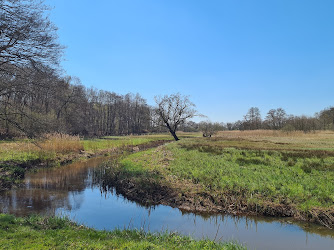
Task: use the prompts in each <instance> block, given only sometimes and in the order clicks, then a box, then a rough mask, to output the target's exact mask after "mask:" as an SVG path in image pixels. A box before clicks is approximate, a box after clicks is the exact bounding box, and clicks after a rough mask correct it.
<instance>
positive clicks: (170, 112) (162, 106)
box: [154, 93, 198, 141]
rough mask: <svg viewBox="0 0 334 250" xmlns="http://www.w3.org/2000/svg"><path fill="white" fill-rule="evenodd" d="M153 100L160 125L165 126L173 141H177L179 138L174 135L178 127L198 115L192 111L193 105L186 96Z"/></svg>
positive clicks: (166, 96)
mask: <svg viewBox="0 0 334 250" xmlns="http://www.w3.org/2000/svg"><path fill="white" fill-rule="evenodd" d="M154 99H155V102H156V104H157V107H156V108H155V114H156V115H157V117H158V118H159V123H160V125H163V126H165V127H166V128H167V129H168V131H169V132H170V133H171V134H172V136H173V137H174V139H175V141H178V140H179V138H178V137H177V135H176V130H177V129H178V127H179V126H180V125H182V124H184V123H185V122H186V121H187V120H188V119H189V118H192V117H194V116H196V115H198V114H197V111H196V110H195V109H194V107H195V104H193V103H192V102H191V101H190V100H189V98H188V97H187V96H181V94H179V93H177V94H172V95H165V96H163V97H161V96H156V97H155V98H154Z"/></svg>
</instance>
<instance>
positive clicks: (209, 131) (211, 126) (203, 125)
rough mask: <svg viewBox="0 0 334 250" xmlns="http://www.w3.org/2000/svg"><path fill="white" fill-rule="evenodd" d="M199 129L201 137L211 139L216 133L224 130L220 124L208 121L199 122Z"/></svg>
mask: <svg viewBox="0 0 334 250" xmlns="http://www.w3.org/2000/svg"><path fill="white" fill-rule="evenodd" d="M199 128H200V130H201V131H202V133H203V137H211V136H212V135H215V134H217V133H218V131H219V130H224V127H223V126H222V124H219V123H217V122H216V123H212V122H210V121H205V122H200V124H199Z"/></svg>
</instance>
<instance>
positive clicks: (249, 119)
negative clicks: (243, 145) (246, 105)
mask: <svg viewBox="0 0 334 250" xmlns="http://www.w3.org/2000/svg"><path fill="white" fill-rule="evenodd" d="M261 123H262V120H261V114H260V110H259V108H257V107H251V108H250V109H249V110H248V112H247V114H246V115H245V116H244V125H245V127H246V128H247V129H260V128H261Z"/></svg>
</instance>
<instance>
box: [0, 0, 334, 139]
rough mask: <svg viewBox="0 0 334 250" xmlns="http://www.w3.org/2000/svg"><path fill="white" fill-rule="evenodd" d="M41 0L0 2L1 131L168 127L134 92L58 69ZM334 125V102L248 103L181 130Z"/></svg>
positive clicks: (99, 132) (90, 132)
mask: <svg viewBox="0 0 334 250" xmlns="http://www.w3.org/2000/svg"><path fill="white" fill-rule="evenodd" d="M47 11H48V8H47V6H45V5H43V4H41V2H40V1H37V0H36V1H33V0H32V1H24V0H15V1H14V0H1V1H0V12H1V13H0V137H1V138H10V137H17V136H28V137H30V138H32V137H36V136H39V135H42V134H44V133H52V132H59V133H68V134H78V135H82V136H107V135H128V134H142V133H148V132H161V131H167V130H166V129H165V128H161V127H160V126H158V125H157V123H155V122H153V121H156V120H157V119H156V117H154V116H155V115H156V113H155V112H154V107H151V106H149V105H148V104H147V101H146V100H145V99H144V98H142V97H141V96H140V95H139V94H136V95H134V94H126V95H119V94H116V93H113V92H109V91H102V90H96V89H92V88H86V87H84V86H83V85H82V84H81V83H80V80H79V79H78V78H73V77H70V76H64V75H63V73H62V70H61V68H60V66H59V63H60V60H61V58H62V54H63V50H64V47H63V46H62V45H60V44H58V42H57V33H56V31H57V28H56V27H55V26H54V25H53V24H52V23H51V22H50V21H49V19H48V18H47V15H46V13H47ZM207 127H210V128H211V130H246V129H283V130H286V131H290V130H303V131H305V132H308V131H312V130H320V129H334V108H327V109H324V110H322V111H320V112H319V113H317V114H316V115H315V116H313V117H306V116H293V115H288V114H286V112H285V111H284V110H283V109H281V108H278V109H273V110H270V111H269V112H268V113H267V114H266V116H265V117H264V119H262V117H261V115H260V110H259V109H258V108H256V107H253V108H251V109H250V110H249V111H248V113H247V114H246V115H245V116H244V119H243V120H240V121H237V122H234V123H214V124H213V123H210V122H202V123H195V122H191V121H188V122H186V123H184V124H182V126H181V127H180V129H181V130H183V131H201V130H203V128H204V129H205V128H207Z"/></svg>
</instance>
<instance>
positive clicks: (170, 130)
mask: <svg viewBox="0 0 334 250" xmlns="http://www.w3.org/2000/svg"><path fill="white" fill-rule="evenodd" d="M166 125H167V128H168V130H169V132H170V133H171V134H172V136H173V137H174V139H175V141H178V140H180V139H179V138H178V137H177V135H176V133H175V131H174V130H173V129H172V128H171V127H170V126H169V124H168V123H166Z"/></svg>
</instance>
